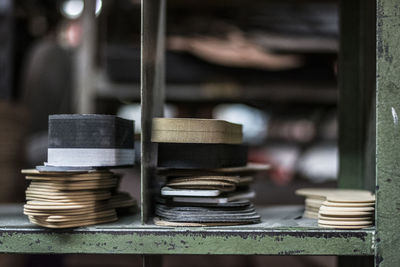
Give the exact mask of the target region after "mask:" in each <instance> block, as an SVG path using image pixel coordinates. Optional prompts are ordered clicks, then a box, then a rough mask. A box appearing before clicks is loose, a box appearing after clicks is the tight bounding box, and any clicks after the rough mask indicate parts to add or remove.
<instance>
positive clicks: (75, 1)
mask: <svg viewBox="0 0 400 267" xmlns="http://www.w3.org/2000/svg"><path fill="white" fill-rule="evenodd" d="M102 6H103V2H102V1H101V0H96V16H98V15H99V14H100V12H101V8H102ZM83 7H84V1H83V0H66V1H65V2H63V4H62V5H61V12H62V14H63V15H64V16H66V17H67V18H69V19H77V18H79V16H80V15H81V14H82V12H83Z"/></svg>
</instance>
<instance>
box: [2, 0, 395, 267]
mask: <svg viewBox="0 0 400 267" xmlns="http://www.w3.org/2000/svg"><path fill="white" fill-rule="evenodd" d="M340 6H341V32H342V38H341V54H340V64H339V69H340V71H339V76H340V90H339V92H340V93H339V94H340V106H339V118H340V121H339V122H340V130H339V136H340V140H339V147H340V177H339V186H340V187H347V188H368V189H372V190H376V198H377V200H376V219H375V222H376V226H375V227H373V228H368V229H362V230H330V229H321V228H318V226H317V225H313V224H312V223H309V222H306V221H301V222H302V223H303V222H304V223H305V226H304V225H303V226H301V225H298V224H296V222H298V221H297V220H296V218H295V217H291V219H290V220H289V219H285V218H281V219H280V220H277V221H274V220H273V219H272V220H270V221H268V218H269V217H268V216H269V215H268V214H266V215H265V216H266V217H263V218H265V221H264V223H263V224H262V225H255V226H240V227H218V228H202V227H199V228H170V227H157V226H155V225H152V224H151V222H150V221H149V220H148V219H149V218H150V217H151V214H150V211H151V207H150V206H151V205H150V204H151V193H152V190H153V187H152V186H151V178H152V174H153V170H154V166H155V158H156V149H155V147H154V145H152V144H151V142H150V133H151V119H152V118H153V117H155V116H161V115H162V109H163V103H164V89H163V88H164V56H163V54H164V53H163V51H164V44H165V40H164V39H165V36H164V33H165V23H164V21H165V0H146V1H143V5H142V9H143V10H142V14H143V16H142V84H141V86H142V92H141V100H142V129H143V134H142V190H141V191H142V214H141V215H140V216H136V217H135V216H134V217H127V218H125V219H123V220H120V222H118V223H116V224H110V225H104V226H93V227H87V228H81V229H76V230H68V231H52V230H46V229H40V228H38V227H34V226H32V225H29V224H28V223H27V220H26V218H22V219H21V218H20V217H18V216H22V215H21V214H20V213H21V212H19V213H18V214H15V213H9V214H5V215H4V216H3V218H2V217H0V252H7V253H113V254H114V253H115V254H118V253H129V254H142V255H156V254H236V255H237V254H240V255H254V254H258V255H358V256H366V255H370V256H374V258H375V265H376V266H381V267H386V266H391V267H392V266H400V254H399V253H398V249H399V247H400V234H399V232H398V228H399V226H400V212H399V211H400V197H399V193H398V190H400V177H399V176H400V164H398V160H399V158H400V131H399V124H398V123H399V122H398V112H399V111H400V29H399V28H400V3H398V1H396V0H351V1H350V0H341V1H340ZM375 182H376V184H375ZM4 209H6V208H5V207H0V211H1V210H4ZM16 209H17V210H18V207H17V208H16ZM285 212H286V211H285V210H284V209H282V214H284V213H285ZM0 213H1V212H0ZM18 218H19V219H18ZM14 220H15V222H14ZM17 222H19V223H20V224H18V223H17ZM7 224H8V225H7ZM348 260H349V257H346V258H343V261H342V259H341V260H340V263H341V264H343V266H345V265H348V263H349V261H348ZM358 262H362V261H358ZM157 263H160V258H159V257H157V258H153V257H150V256H146V257H144V258H143V264H144V265H152V264H153V265H157ZM352 266H355V264H353V265H352Z"/></svg>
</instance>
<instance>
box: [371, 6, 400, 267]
mask: <svg viewBox="0 0 400 267" xmlns="http://www.w3.org/2000/svg"><path fill="white" fill-rule="evenodd" d="M376 13H377V14H376V20H377V21H376V90H377V92H376V198H377V199H376V254H375V265H376V266H381V267H386V266H400V253H399V247H400V232H399V227H400V198H399V190H400V125H399V112H400V75H399V74H400V29H399V25H400V4H399V1H398V0H377V5H376Z"/></svg>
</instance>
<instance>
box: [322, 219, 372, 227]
mask: <svg viewBox="0 0 400 267" xmlns="http://www.w3.org/2000/svg"><path fill="white" fill-rule="evenodd" d="M318 224H324V225H337V226H347V225H352V226H361V225H371V224H372V221H331V220H322V219H318Z"/></svg>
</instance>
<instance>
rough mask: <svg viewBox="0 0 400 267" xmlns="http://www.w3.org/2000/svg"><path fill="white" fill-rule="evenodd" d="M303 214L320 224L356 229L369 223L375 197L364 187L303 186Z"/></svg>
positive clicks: (300, 190) (371, 220)
mask: <svg viewBox="0 0 400 267" xmlns="http://www.w3.org/2000/svg"><path fill="white" fill-rule="evenodd" d="M296 194H297V195H301V196H304V197H306V200H305V211H304V217H307V218H312V219H318V224H319V226H321V227H329V228H349V229H359V228H364V227H369V226H371V225H373V215H374V210H375V208H374V207H375V196H374V195H372V194H371V192H369V191H366V190H348V189H326V188H324V189H321V188H303V189H299V190H297V191H296Z"/></svg>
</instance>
